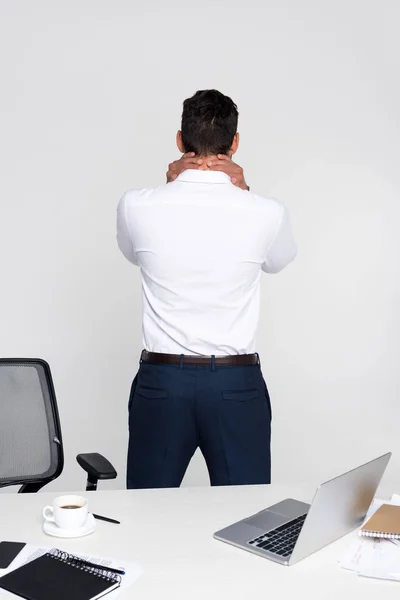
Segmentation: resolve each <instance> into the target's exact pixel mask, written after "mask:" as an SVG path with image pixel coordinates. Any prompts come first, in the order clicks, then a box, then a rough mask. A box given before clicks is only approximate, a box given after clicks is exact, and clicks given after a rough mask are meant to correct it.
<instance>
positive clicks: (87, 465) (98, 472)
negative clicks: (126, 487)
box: [76, 452, 117, 480]
mask: <svg viewBox="0 0 400 600" xmlns="http://www.w3.org/2000/svg"><path fill="white" fill-rule="evenodd" d="M76 460H77V461H78V463H79V465H80V466H81V467H82V469H83V470H84V471H86V473H87V474H88V476H89V478H90V479H92V480H97V479H115V478H116V476H117V471H116V470H115V469H114V467H113V466H112V464H111V463H110V461H109V460H107V459H106V458H105V457H104V456H103V455H102V454H99V453H98V452H90V453H86V454H78V456H77V457H76Z"/></svg>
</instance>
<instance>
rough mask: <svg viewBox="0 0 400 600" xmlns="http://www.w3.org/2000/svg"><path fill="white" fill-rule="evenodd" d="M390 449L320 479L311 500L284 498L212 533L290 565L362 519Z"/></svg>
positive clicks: (318, 548)
mask: <svg viewBox="0 0 400 600" xmlns="http://www.w3.org/2000/svg"><path fill="white" fill-rule="evenodd" d="M391 455H392V454H391V452H389V453H387V454H384V455H383V456H380V457H378V458H376V459H374V460H371V461H370V462H367V463H365V464H364V465H361V466H360V467H357V468H356V469H352V470H351V471H348V472H347V473H344V475H340V476H339V477H335V478H334V479H331V480H330V481H326V482H325V483H323V484H321V485H320V486H319V487H318V489H317V492H316V494H315V496H314V499H313V501H312V503H311V505H310V504H306V503H304V502H300V501H299V500H293V499H292V498H288V499H287V500H283V501H282V502H278V504H274V505H273V506H270V507H269V508H267V509H265V510H262V511H261V512H259V513H256V514H255V515H252V516H251V517H247V518H245V519H243V520H242V521H238V522H237V523H234V524H233V525H230V526H229V527H226V528H225V529H221V530H220V531H217V532H216V533H214V537H215V538H216V539H217V540H221V541H222V542H226V543H228V544H232V545H233V546H237V547H238V548H242V549H243V550H247V551H248V552H252V553H253V554H258V555H259V556H262V557H264V558H269V559H270V560H273V561H276V562H278V563H280V564H282V565H293V564H294V563H296V562H298V561H299V560H302V559H303V558H305V557H306V556H309V555H310V554H313V553H314V552H316V551H317V550H320V549H321V548H323V547H324V546H326V545H327V544H330V543H331V542H333V541H335V540H337V539H338V538H340V537H342V536H343V535H345V534H346V533H349V532H350V531H352V530H353V529H356V528H357V527H359V526H360V525H361V524H362V522H363V521H364V519H365V516H366V514H367V511H368V508H369V506H370V504H371V502H372V500H373V499H374V496H375V493H376V490H377V488H378V485H379V483H380V481H381V479H382V476H383V474H384V472H385V469H386V467H387V464H388V462H389V460H390V457H391Z"/></svg>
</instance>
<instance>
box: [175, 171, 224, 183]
mask: <svg viewBox="0 0 400 600" xmlns="http://www.w3.org/2000/svg"><path fill="white" fill-rule="evenodd" d="M230 180H231V178H230V177H229V175H227V174H226V173H223V172H222V171H200V169H187V170H186V171H183V173H181V174H180V175H178V177H177V178H176V180H175V181H185V182H188V183H229V182H230Z"/></svg>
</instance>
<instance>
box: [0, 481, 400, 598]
mask: <svg viewBox="0 0 400 600" xmlns="http://www.w3.org/2000/svg"><path fill="white" fill-rule="evenodd" d="M313 491H314V490H313V489H311V487H310V486H290V487H289V486H278V485H271V486H243V487H220V488H209V487H204V488H181V489H167V490H136V491H107V492H101V491H99V492H89V493H88V494H87V495H88V497H89V507H90V510H92V511H93V512H96V513H99V514H103V515H107V516H110V517H114V518H116V519H119V520H120V521H121V525H112V524H109V523H104V522H100V521H98V522H97V530H96V532H95V533H94V534H92V535H90V536H88V537H85V538H80V539H72V540H60V539H56V538H51V537H49V536H47V535H45V534H44V533H43V531H42V528H41V525H42V517H41V514H42V508H43V507H44V506H45V505H46V504H50V503H51V501H52V499H53V498H54V496H55V495H56V494H54V493H52V494H49V493H39V494H25V495H23V494H1V495H0V515H1V516H0V519H1V520H0V530H1V534H0V537H1V539H5V540H7V539H8V540H21V541H25V542H29V543H32V544H36V545H46V546H51V545H55V546H57V547H61V548H62V549H65V550H67V551H69V552H74V551H75V552H89V553H92V554H98V555H104V556H113V557H115V558H122V559H124V558H125V560H131V561H134V562H137V563H139V564H140V565H141V567H142V568H143V575H142V576H141V577H140V579H139V580H138V581H137V582H136V583H135V584H134V585H133V587H132V588H130V590H129V591H128V592H127V593H124V594H123V595H121V596H120V598H121V600H123V599H128V598H138V599H140V600H147V599H151V600H158V599H159V600H165V599H169V598H174V599H175V600H180V599H182V600H183V599H185V600H186V599H188V598H190V600H197V599H199V600H200V599H202V600H204V598H209V599H210V600H214V598H215V599H216V598H221V599H225V598H227V599H229V600H232V599H239V598H240V599H241V600H242V599H243V598H245V597H251V598H267V597H278V596H277V595H276V596H273V595H272V594H274V593H276V594H279V595H280V597H282V594H283V597H284V598H286V597H289V595H293V597H298V596H299V597H300V598H302V597H307V599H308V600H312V599H314V598H315V599H317V598H318V599H320V598H321V597H323V598H324V600H326V599H330V598H332V599H333V598H335V599H337V598H338V597H340V596H342V597H343V598H346V599H347V598H352V597H354V598H358V597H359V598H362V599H363V600H368V599H371V600H372V599H374V600H376V598H377V594H378V595H379V594H381V593H384V594H385V599H386V600H390V599H391V598H396V599H397V598H398V595H399V591H400V587H399V586H400V583H396V582H386V581H377V580H372V579H365V578H361V577H358V576H357V575H356V573H353V572H350V571H345V570H343V569H341V568H340V566H339V564H338V560H339V559H340V558H341V556H342V555H343V553H344V551H345V550H346V547H347V546H348V544H349V543H350V542H351V539H352V536H354V535H356V534H355V533H353V534H351V535H350V536H347V537H345V538H342V539H341V540H339V541H337V542H335V543H334V544H331V545H330V546H328V547H326V548H324V549H323V550H320V551H319V552H317V553H315V554H314V555H313V556H310V557H309V558H306V559H304V560H303V561H301V562H300V563H297V564H296V565H293V566H292V567H285V566H281V565H279V564H276V563H273V562H271V561H269V560H266V559H263V558H260V557H258V556H255V555H253V554H250V553H248V552H245V551H243V550H240V549H237V548H235V547H233V546H229V545H227V544H224V543H222V542H219V541H217V540H214V539H213V537H212V534H213V533H214V531H217V530H218V529H221V528H222V527H224V526H226V525H229V524H230V523H232V522H234V521H237V520H239V519H242V518H244V517H246V516H248V515H250V514H253V513H255V512H257V511H259V510H262V509H263V508H265V507H266V506H268V505H270V504H273V503H275V502H278V501H279V500H282V499H283V498H287V497H295V498H297V499H298V500H303V501H306V502H310V501H311V499H312V495H313ZM299 593H300V595H299Z"/></svg>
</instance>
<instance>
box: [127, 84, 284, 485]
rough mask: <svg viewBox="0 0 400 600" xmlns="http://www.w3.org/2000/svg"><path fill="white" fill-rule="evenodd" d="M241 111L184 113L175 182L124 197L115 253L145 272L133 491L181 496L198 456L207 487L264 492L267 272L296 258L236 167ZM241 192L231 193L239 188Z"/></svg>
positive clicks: (171, 176) (280, 214)
mask: <svg viewBox="0 0 400 600" xmlns="http://www.w3.org/2000/svg"><path fill="white" fill-rule="evenodd" d="M237 124H238V111H237V107H236V105H235V104H234V103H233V101H232V100H231V99H230V98H228V97H227V96H224V95H223V94H221V93H220V92H218V91H216V90H203V91H199V92H197V93H196V94H195V95H194V96H193V97H192V98H189V99H187V100H185V102H184V104H183V114H182V125H181V130H180V131H178V134H177V145H178V148H179V150H180V152H181V153H184V157H183V158H182V159H181V160H180V161H177V162H175V163H172V164H171V165H170V169H169V171H168V174H167V177H168V180H169V181H171V183H168V184H167V185H163V186H161V187H158V188H155V189H143V190H133V191H130V192H128V193H126V194H125V195H124V196H123V198H122V199H121V201H120V203H119V206H118V216H117V228H118V234H117V238H118V244H119V247H120V249H121V251H122V252H123V254H124V255H125V257H126V258H127V259H128V260H129V261H130V262H132V263H133V264H134V265H137V266H139V267H140V270H141V275H142V290H143V294H142V296H143V344H144V350H143V352H142V356H141V361H140V367H139V372H138V374H137V375H136V377H135V379H134V381H133V384H132V389H131V395H130V400H129V434H130V435H129V449H128V468H127V485H128V488H150V487H177V486H179V485H180V483H181V481H182V478H183V476H184V474H185V471H186V469H187V466H188V464H189V462H190V459H191V457H192V455H193V453H194V452H195V450H196V448H198V447H199V448H200V450H201V452H202V453H203V455H204V458H205V460H206V463H207V467H208V471H209V475H210V481H211V484H212V485H229V484H233V485H240V484H261V483H269V482H270V469H271V465H270V462H271V461H270V433H271V405H270V399H269V395H268V391H267V386H266V384H265V382H264V379H263V376H262V373H261V369H260V362H259V359H258V354H256V353H255V350H256V348H255V341H254V338H255V333H256V329H257V323H258V313H259V301H260V300H259V298H260V278H261V273H262V271H264V272H266V273H277V272H278V271H280V270H281V269H283V267H285V266H286V265H287V264H288V263H289V262H290V261H291V260H292V259H293V258H294V257H295V255H296V244H295V242H294V240H293V236H292V231H291V227H290V224H289V218H288V214H287V211H286V209H285V208H284V206H283V205H282V204H280V203H279V202H277V201H275V200H272V199H267V198H261V197H260V196H257V195H255V194H253V193H252V192H250V191H248V187H247V184H246V182H245V181H244V177H243V173H242V170H241V169H240V167H238V166H237V165H235V164H234V163H233V162H232V160H231V159H232V156H233V154H234V153H235V152H236V150H237V148H238V146H239V134H238V133H237ZM235 184H236V185H235Z"/></svg>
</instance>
